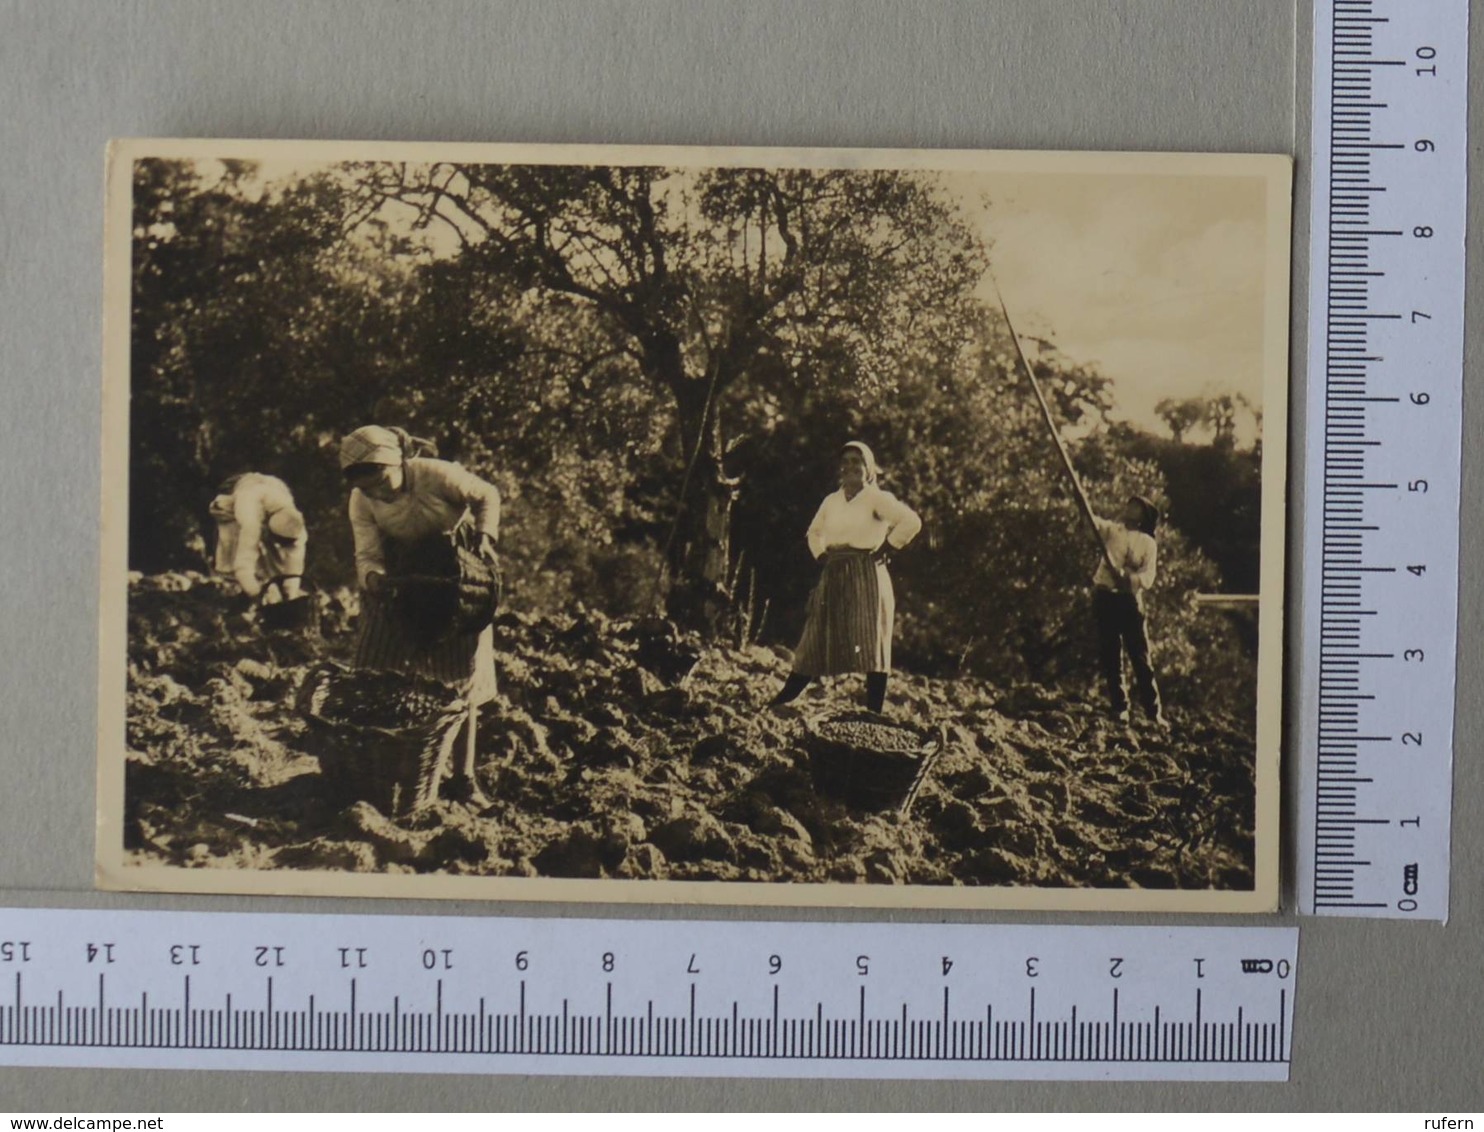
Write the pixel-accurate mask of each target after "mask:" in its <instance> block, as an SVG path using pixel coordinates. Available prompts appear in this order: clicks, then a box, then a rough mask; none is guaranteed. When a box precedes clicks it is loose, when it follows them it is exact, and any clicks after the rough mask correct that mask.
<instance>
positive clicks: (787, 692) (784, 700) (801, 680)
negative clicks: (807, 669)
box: [768, 672, 811, 707]
mask: <svg viewBox="0 0 1484 1132" xmlns="http://www.w3.org/2000/svg"><path fill="white" fill-rule="evenodd" d="M810 679H811V677H808V676H805V675H804V674H803V673H801V672H790V673H789V674H788V679H787V680H785V681H784V682H783V687H782V688H780V689H779V690H778V694H777V695H776V696H774V697H773V698H772V699H771V700H769V701H768V706H769V707H782V706H783V705H784V704H791V703H793V702H794V701H795V700H796V699H798V698H799V696H800V695H801V694H802V693H803V691H804V689H805V688H807V687H809V681H810Z"/></svg>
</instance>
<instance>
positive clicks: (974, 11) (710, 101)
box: [0, 0, 1484, 1112]
mask: <svg viewBox="0 0 1484 1132" xmlns="http://www.w3.org/2000/svg"><path fill="white" fill-rule="evenodd" d="M1307 24H1308V12H1307V0H1299V6H1298V10H1297V11H1296V10H1295V7H1294V2H1293V0H993V2H977V3H967V2H946V0H945V2H932V0H920V2H917V3H904V2H897V3H893V2H888V0H875V2H862V0H812V2H806V0H796V2H794V3H787V2H783V0H775V2H759V0H632V2H627V3H619V2H616V0H605V2H595V3H571V2H566V0H489V2H484V3H480V2H475V0H462V2H454V0H421V2H419V3H404V2H399V0H338V2H337V0H278V2H270V0H210V2H203V0H191V2H188V0H104V2H97V3H89V2H84V0H0V531H3V532H4V534H3V537H0V634H3V636H0V642H3V643H0V752H3V758H4V764H3V765H4V767H5V771H6V773H5V776H4V778H3V782H4V788H3V789H0V902H4V903H10V904H47V903H49V904H59V905H66V906H123V907H190V908H201V909H210V908H222V909H228V908H230V909H262V910H266V909H270V908H282V907H283V906H284V905H283V903H281V902H274V901H271V900H227V899H184V898H168V897H167V898H123V897H108V896H102V895H98V894H93V893H92V892H91V876H92V852H93V845H92V833H91V831H92V815H93V785H92V780H93V736H94V725H95V709H94V691H95V689H94V684H95V652H96V631H95V620H96V612H97V586H96V571H97V523H98V520H97V514H98V475H99V471H98V446H99V438H98V428H99V412H98V410H99V388H100V359H99V343H100V292H101V256H100V252H101V247H102V223H101V221H102V173H103V147H104V144H105V142H106V141H107V139H108V138H110V137H120V136H131V135H133V136H221V137H234V136H235V137H264V138H279V137H282V138H348V139H365V138H384V139H395V140H418V141H445V140H446V141H531V142H536V141H548V142H567V141H570V142H627V143H694V144H755V145H839V146H907V147H943V146H948V147H971V148H978V147H993V148H1019V147H1024V148H1040V149H1046V148H1071V149H1105V150H1118V149H1149V150H1154V149H1165V150H1198V151H1221V150H1229V151H1247V152H1259V151H1261V152H1283V153H1294V154H1296V155H1298V156H1299V157H1300V159H1301V164H1300V171H1299V172H1300V176H1299V183H1298V193H1299V201H1300V207H1299V213H1300V221H1299V228H1298V230H1297V232H1296V238H1295V248H1296V249H1300V251H1301V250H1302V249H1303V248H1304V246H1305V245H1304V239H1305V231H1304V227H1303V220H1302V212H1303V203H1302V202H1303V201H1304V200H1305V199H1306V196H1305V194H1306V190H1307V180H1306V172H1307V170H1306V169H1305V168H1304V167H1303V165H1302V158H1303V157H1304V155H1305V154H1306V152H1307V142H1306V137H1307V120H1306V116H1305V111H1306V98H1307V95H1306V86H1305V84H1306V82H1307V52H1308V34H1307ZM1296 49H1297V50H1296ZM1477 71H1478V69H1477V68H1476V74H1475V80H1476V81H1475V93H1476V96H1477V92H1478V90H1479V88H1480V85H1481V84H1480V82H1479V81H1478V80H1479V79H1481V78H1484V76H1481V75H1480V74H1478V73H1477ZM1295 92H1298V95H1299V97H1298V98H1297V100H1296V98H1295ZM1475 102H1476V103H1477V97H1476V98H1475ZM1478 154H1479V142H1478V140H1477V138H1476V139H1475V141H1474V143H1473V146H1472V158H1473V160H1472V161H1471V165H1473V166H1474V172H1475V173H1476V174H1477V172H1478V161H1477V158H1478ZM1477 242H1478V241H1477V236H1475V238H1473V240H1472V243H1473V244H1474V245H1475V246H1474V247H1472V248H1471V254H1472V257H1473V260H1474V262H1475V264H1477V263H1478V262H1479V257H1478V247H1477ZM1300 259H1302V256H1300ZM1476 277H1477V276H1476V275H1475V278H1476ZM1303 280H1304V273H1303V270H1302V263H1300V264H1298V265H1297V266H1296V272H1295V281H1296V285H1297V287H1298V288H1299V289H1300V290H1301V288H1302V285H1303ZM1295 298H1296V304H1295V319H1296V321H1295V326H1301V325H1302V315H1303V304H1302V301H1301V298H1302V297H1301V294H1296V296H1295ZM1478 307H1479V300H1478V295H1477V288H1474V290H1473V292H1471V295H1470V299H1469V311H1470V316H1471V318H1470V321H1471V322H1473V323H1475V324H1477V323H1478V319H1477V317H1476V316H1477V313H1478ZM1481 339H1484V335H1480V334H1478V333H1475V334H1474V335H1473V336H1472V339H1471V341H1470V343H1469V364H1470V368H1471V369H1472V368H1473V366H1474V365H1475V364H1476V363H1477V360H1478V352H1479V347H1480V342H1481ZM1295 341H1296V342H1297V343H1300V344H1301V343H1302V337H1301V336H1300V337H1298V338H1296V339H1295ZM1297 376H1299V375H1298V372H1297V371H1296V377H1297ZM1296 388H1298V387H1297V386H1296ZM1301 424H1302V421H1301V418H1300V417H1298V416H1295V425H1296V426H1298V425H1301ZM1465 428H1466V437H1465V484H1464V498H1465V503H1464V513H1465V515H1467V516H1472V515H1474V514H1476V513H1477V507H1478V504H1479V501H1480V494H1481V490H1484V484H1481V480H1480V461H1479V458H1478V457H1479V455H1480V453H1481V452H1484V408H1481V402H1480V401H1479V399H1477V398H1472V399H1470V401H1469V404H1468V411H1467V420H1466V422H1465ZM1298 470H1299V468H1298V466H1296V467H1295V477H1297V472H1298ZM1292 499H1293V502H1294V504H1295V508H1296V506H1297V504H1298V502H1299V500H1298V494H1297V491H1296V489H1295V491H1294V492H1293V494H1292ZM1297 514H1298V512H1297V510H1296V509H1295V510H1294V511H1293V515H1294V517H1295V521H1296V518H1297ZM1480 550H1481V546H1480V532H1479V530H1478V528H1477V525H1476V524H1474V523H1472V522H1467V523H1466V524H1465V529H1464V553H1463V560H1464V563H1465V570H1466V576H1465V579H1464V584H1463V593H1462V614H1461V642H1460V645H1461V650H1460V651H1461V661H1460V689H1461V690H1460V709H1459V712H1460V714H1459V733H1458V743H1457V764H1458V765H1457V769H1456V772H1455V796H1456V798H1457V799H1458V804H1457V805H1456V806H1455V812H1456V817H1455V821H1456V827H1455V833H1454V874H1453V885H1454V889H1453V904H1452V907H1453V918H1452V922H1451V923H1450V924H1449V925H1448V926H1447V927H1446V928H1443V927H1438V926H1431V925H1418V924H1391V923H1380V922H1374V923H1373V922H1364V921H1359V922H1346V921H1335V920H1326V921H1318V920H1306V921H1304V922H1303V934H1302V944H1301V956H1302V958H1301V974H1300V982H1299V987H1298V1017H1297V1020H1296V1025H1295V1034H1296V1039H1295V1058H1294V1068H1293V1079H1292V1082H1291V1083H1290V1084H1287V1085H1241V1086H1238V1085H1194V1086H1182V1085H1174V1084H1166V1085H1161V1084H1139V1085H1134V1084H1061V1085H1052V1084H1030V1083H1008V1084H1005V1083H994V1084H946V1083H943V1084H939V1083H903V1082H869V1083H860V1082H855V1083H849V1082H799V1081H775V1082H764V1081H672V1080H592V1079H589V1080H573V1079H565V1078H553V1079H538V1078H494V1077H490V1078H482V1077H453V1078H448V1077H441V1078H431V1077H410V1076H389V1075H386V1076H330V1075H274V1076H269V1075H264V1074H228V1073H147V1072H127V1073H126V1072H114V1071H106V1072H104V1071H98V1072H86V1073H84V1072H65V1071H57V1070H28V1071H21V1070H14V1069H0V1106H3V1107H4V1108H7V1109H19V1110H41V1111H51V1112H56V1111H66V1110H69V1109H70V1110H74V1111H99V1110H120V1111H124V1110H140V1111H152V1110H180V1109H186V1110H192V1109H207V1110H214V1109H238V1108H242V1109H274V1108H282V1109H301V1108H303V1109H319V1108H325V1109H443V1108H490V1109H505V1108H521V1107H552V1108H632V1107H662V1108H694V1107H706V1108H715V1107H725V1108H757V1107H764V1106H767V1107H784V1108H800V1107H809V1108H813V1107H852V1108H854V1107H873V1108H886V1109H891V1108H924V1107H933V1108H945V1109H979V1108H1011V1107H1013V1108H1041V1109H1045V1108H1062V1109H1073V1108H1093V1107H1096V1108H1131V1109H1132V1108H1139V1109H1144V1108H1188V1109H1201V1108H1224V1109H1244V1108H1252V1109H1321V1108H1380V1109H1396V1108H1402V1109H1416V1110H1429V1111H1434V1110H1448V1109H1452V1110H1455V1111H1457V1110H1459V1109H1467V1108H1470V1107H1472V1108H1475V1109H1477V1108H1479V1107H1480V1106H1481V1103H1484V1083H1481V1078H1484V1070H1481V1069H1480V1064H1481V1055H1480V1047H1479V1041H1478V1039H1479V1037H1480V1035H1481V1032H1484V991H1481V984H1484V977H1481V976H1484V963H1481V945H1480V929H1481V926H1484V919H1481V911H1480V899H1479V895H1480V888H1481V879H1484V837H1481V831H1480V827H1479V825H1478V823H1477V819H1476V816H1475V815H1476V812H1477V811H1476V808H1475V804H1474V803H1475V799H1477V798H1478V797H1479V796H1480V793H1481V789H1484V773H1481V766H1480V761H1479V759H1478V754H1477V752H1478V745H1479V737H1480V731H1481V728H1484V704H1481V702H1480V701H1479V700H1478V698H1477V695H1476V689H1477V688H1478V686H1479V674H1480V665H1481V662H1484V656H1481V648H1480V645H1481V642H1484V634H1481V629H1484V623H1481V617H1484V583H1481V581H1480V579H1479V577H1478V575H1477V574H1476V573H1473V572H1471V571H1469V570H1468V566H1469V564H1472V563H1474V562H1476V561H1477V560H1478V557H1479V552H1480ZM1289 612H1290V617H1291V616H1293V614H1294V612H1295V610H1294V608H1293V606H1292V604H1290V611H1289ZM290 906H291V907H292V909H293V910H295V911H304V910H308V909H309V908H310V907H311V904H310V903H309V902H306V901H294V902H292V903H291V905H290ZM312 906H313V907H316V908H323V909H325V910H336V911H348V910H366V911H380V912H392V911H413V910H416V911H423V912H428V911H436V912H440V913H450V912H467V913H480V914H484V913H487V912H488V911H490V909H488V908H479V907H468V906H449V905H438V906H430V905H426V904H395V905H394V904H387V903H378V902H355V901H319V902H315V903H314V904H313V905H312ZM502 910H503V911H507V912H513V913H522V912H531V911H535V910H534V909H528V908H520V907H508V908H505V909H502ZM634 911H635V909H632V908H630V909H628V910H626V913H625V914H633V913H634ZM540 912H541V914H546V915H551V914H568V915H570V914H575V913H578V912H581V913H583V914H589V915H591V914H598V915H602V914H613V911H612V910H611V909H608V910H605V909H594V908H583V909H567V910H565V911H564V912H559V911H554V910H553V909H550V908H545V909H541V910H540ZM658 914H663V915H667V916H674V915H679V914H683V913H681V912H679V911H677V910H674V909H671V910H668V911H665V912H662V913H658ZM705 914H706V915H708V916H719V917H725V916H727V915H728V914H729V913H728V912H727V911H725V910H721V911H712V912H708V913H705ZM738 914H746V913H738ZM802 915H809V914H808V913H802ZM851 915H852V914H850V913H845V914H837V918H844V917H848V916H851ZM895 918H900V917H895ZM936 918H938V919H947V918H949V917H936ZM951 918H953V919H956V920H972V919H974V917H972V916H954V917H951ZM981 918H983V919H990V918H998V919H1001V920H1018V921H1027V920H1033V919H1041V920H1046V919H1048V917H1024V916H1022V917H1015V916H999V917H981ZM1063 919H1064V920H1077V921H1080V922H1087V921H1089V920H1094V921H1095V920H1096V918H1095V917H1065V918H1063ZM1123 919H1124V920H1135V921H1136V920H1137V918H1131V917H1124V918H1123ZM1166 919H1167V918H1166ZM1272 922H1292V920H1291V917H1278V918H1275V919H1274V920H1273V921H1272Z"/></svg>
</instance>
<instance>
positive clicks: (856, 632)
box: [773, 440, 922, 712]
mask: <svg viewBox="0 0 1484 1132" xmlns="http://www.w3.org/2000/svg"><path fill="white" fill-rule="evenodd" d="M878 476H879V473H878V470H877V468H876V458H875V457H874V456H873V455H872V454H871V450H870V449H869V448H867V447H866V446H865V445H864V444H862V443H861V442H860V441H858V440H852V441H851V442H850V443H849V444H847V445H845V447H844V448H843V449H842V450H841V452H840V490H839V491H836V492H832V493H831V494H829V495H827V496H825V498H824V502H823V503H821V504H820V505H819V511H818V512H817V513H816V514H815V516H814V521H813V522H812V523H810V524H809V532H808V536H807V537H808V542H809V553H811V554H812V555H814V557H815V558H816V559H819V560H821V561H822V563H823V569H822V571H821V573H820V577H819V582H818V584H816V585H815V587H814V592H813V593H812V594H811V595H810V597H809V611H808V621H807V622H806V623H805V625H804V634H803V636H802V637H801V638H800V639H799V647H798V648H797V649H796V650H795V651H794V663H793V672H792V673H790V675H789V677H788V680H787V682H786V683H785V684H784V685H783V688H782V689H781V690H780V691H779V693H778V695H777V696H775V697H774V698H773V704H774V705H775V706H776V705H780V704H787V703H791V702H792V701H793V700H795V699H797V698H798V697H799V694H800V693H801V692H803V690H804V689H805V688H806V687H808V686H809V683H810V681H811V680H814V679H815V678H817V677H820V676H835V675H839V674H841V673H846V672H864V673H865V674H866V707H867V708H868V709H870V710H871V711H873V712H880V711H881V709H882V708H883V707H884V706H885V704H886V681H887V675H888V673H890V672H891V634H892V622H893V620H894V618H895V614H896V595H895V594H894V593H893V591H892V585H891V575H890V574H889V573H888V572H887V569H886V564H887V562H888V561H890V559H891V555H892V552H893V551H897V550H901V549H902V548H903V547H904V546H906V545H907V544H908V543H909V542H911V541H912V540H913V539H914V538H915V537H916V536H917V532H918V531H920V530H921V529H922V520H921V519H919V518H918V517H917V513H916V512H914V511H913V510H912V508H910V507H908V506H907V505H906V504H905V503H903V502H902V501H901V500H899V499H898V498H897V497H896V496H894V495H892V494H891V493H890V492H888V491H883V490H882V489H881V488H880V487H879V486H877V482H876V481H877V479H878Z"/></svg>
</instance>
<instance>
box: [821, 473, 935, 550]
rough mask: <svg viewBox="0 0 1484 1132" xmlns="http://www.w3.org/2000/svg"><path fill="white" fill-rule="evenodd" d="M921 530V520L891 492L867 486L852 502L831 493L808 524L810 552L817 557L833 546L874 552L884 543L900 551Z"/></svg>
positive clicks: (838, 493)
mask: <svg viewBox="0 0 1484 1132" xmlns="http://www.w3.org/2000/svg"><path fill="white" fill-rule="evenodd" d="M920 530H922V520H921V519H919V518H918V517H917V512H915V511H913V510H912V508H910V507H908V506H907V505H906V504H905V503H903V502H902V501H901V500H900V499H898V498H897V497H896V496H895V495H893V494H892V493H891V492H889V491H882V490H881V489H880V488H879V487H877V486H876V485H875V484H866V486H865V487H863V488H861V489H860V491H858V492H856V493H855V497H854V498H853V499H846V498H845V491H844V489H843V488H842V489H841V490H839V491H835V492H831V493H830V494H829V495H826V496H825V497H824V502H823V503H821V504H820V505H819V510H818V512H816V513H815V516H814V521H813V522H812V523H810V524H809V535H808V538H809V553H810V554H812V555H814V557H815V558H818V557H819V556H820V555H821V554H823V553H824V552H825V551H826V550H827V549H829V548H830V547H832V546H849V547H854V548H855V549H857V550H875V549H876V548H877V547H878V546H880V545H881V544H882V543H883V542H886V543H889V544H890V545H891V547H892V548H893V549H895V550H901V549H902V547H904V546H906V545H907V544H908V543H909V542H911V541H912V540H913V539H914V538H916V537H917V532H918V531H920Z"/></svg>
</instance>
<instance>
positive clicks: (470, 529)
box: [340, 425, 500, 803]
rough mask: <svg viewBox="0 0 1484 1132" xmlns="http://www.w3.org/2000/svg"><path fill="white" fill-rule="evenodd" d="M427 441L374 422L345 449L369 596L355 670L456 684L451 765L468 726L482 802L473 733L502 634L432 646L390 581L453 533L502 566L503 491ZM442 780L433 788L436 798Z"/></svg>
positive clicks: (484, 632)
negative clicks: (409, 620)
mask: <svg viewBox="0 0 1484 1132" xmlns="http://www.w3.org/2000/svg"><path fill="white" fill-rule="evenodd" d="M434 453H435V449H434V447H433V445H432V444H431V443H430V442H428V441H422V440H417V439H415V438H413V437H411V436H409V435H408V434H407V433H406V432H405V431H404V430H402V429H397V428H382V427H381V426H379V425H367V426H366V427H364V428H358V429H356V430H355V431H354V432H352V433H351V434H350V435H349V436H347V437H345V439H344V440H342V441H341V443H340V467H341V469H342V471H343V472H344V475H345V480H346V483H347V484H348V485H349V486H350V489H351V492H350V526H351V531H352V533H353V534H354V536H355V555H356V576H357V579H358V580H359V582H360V585H361V588H362V590H363V591H364V593H365V596H366V600H365V602H364V605H363V609H362V614H361V624H360V631H359V635H358V637H357V639H356V652H355V664H356V667H358V668H370V669H376V670H378V671H383V672H407V673H413V674H416V675H419V676H427V677H431V678H432V679H434V680H438V681H440V682H442V683H444V684H447V685H448V686H449V687H450V688H452V689H453V690H454V691H455V692H456V693H457V694H458V699H457V700H455V701H454V703H453V704H451V705H450V708H449V709H448V710H447V711H446V712H445V719H446V726H447V731H446V732H445V735H444V749H443V757H441V758H440V766H446V765H447V763H448V761H449V759H448V757H447V756H448V755H449V753H450V752H451V751H452V745H453V741H454V739H455V738H456V736H457V733H458V730H459V728H460V726H462V725H463V724H464V723H465V722H466V721H467V730H466V739H467V741H466V745H465V759H464V766H463V773H464V778H465V780H466V783H467V788H468V791H469V793H470V795H471V797H472V799H473V800H474V801H475V802H479V803H482V802H484V800H485V799H484V796H483V794H482V792H481V791H480V789H479V787H478V784H477V783H476V781H475V778H474V733H475V722H476V719H477V717H478V709H479V705H480V704H482V703H485V702H486V701H488V700H489V699H491V698H492V697H493V696H494V694H495V659H494V628H493V626H492V625H485V626H484V627H483V628H481V629H477V630H474V631H472V632H455V633H452V634H450V635H447V636H443V637H439V638H436V639H434V640H433V642H432V643H428V642H427V640H426V639H424V638H423V637H421V636H420V635H419V633H418V632H417V631H415V630H416V628H420V627H410V626H408V625H407V624H405V623H404V622H403V621H402V620H400V619H399V618H397V617H396V616H394V611H393V609H392V605H391V600H390V599H391V597H392V596H393V594H392V593H391V591H390V590H389V587H388V584H387V578H388V576H392V577H395V576H396V575H397V574H399V573H401V572H403V570H404V566H403V563H404V562H407V561H410V560H412V559H413V558H415V556H416V550H415V548H416V547H417V546H418V544H419V543H421V542H423V540H426V539H440V538H448V537H452V538H453V539H455V540H457V541H458V542H459V543H460V544H461V545H463V546H465V547H466V548H468V549H470V550H473V551H476V552H477V553H478V554H479V556H480V557H481V558H483V559H485V560H486V561H487V562H489V563H491V564H493V563H494V562H495V561H496V554H495V542H496V539H497V538H498V537H499V533H500V493H499V491H498V490H497V489H496V488H495V486H494V485H493V484H490V483H486V482H485V481H484V480H482V479H480V478H479V477H478V476H476V475H474V474H473V473H472V472H470V471H467V470H466V469H465V468H463V467H462V466H460V465H458V464H454V463H450V462H449V461H446V460H439V459H436V458H434ZM437 786H438V784H437V783H436V782H433V783H432V784H431V789H430V794H436V791H437Z"/></svg>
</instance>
